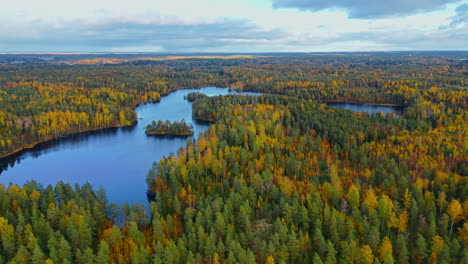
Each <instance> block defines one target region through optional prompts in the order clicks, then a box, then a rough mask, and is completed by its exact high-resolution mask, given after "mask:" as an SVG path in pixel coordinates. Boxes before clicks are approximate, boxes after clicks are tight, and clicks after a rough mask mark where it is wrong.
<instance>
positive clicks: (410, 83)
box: [0, 52, 468, 264]
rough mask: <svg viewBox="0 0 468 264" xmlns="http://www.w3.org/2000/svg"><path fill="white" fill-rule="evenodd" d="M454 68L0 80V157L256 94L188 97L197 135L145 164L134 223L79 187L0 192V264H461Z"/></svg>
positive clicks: (287, 60) (458, 95)
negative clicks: (176, 105)
mask: <svg viewBox="0 0 468 264" xmlns="http://www.w3.org/2000/svg"><path fill="white" fill-rule="evenodd" d="M96 56H97V55H96ZM103 56H104V55H103ZM106 56H110V55H106ZM119 56H121V55H119ZM466 56H467V54H466V52H465V53H463V52H460V53H456V52H453V53H451V52H448V53H443V52H441V53H439V52H435V53H432V52H428V53H424V52H422V53H418V54H415V55H414V56H411V57H410V56H408V55H407V54H405V53H378V54H372V53H370V54H364V55H363V54H358V55H355V54H345V55H341V54H333V55H309V54H300V55H272V56H268V57H255V56H250V57H231V58H229V59H219V58H210V59H206V58H197V57H194V58H188V59H187V58H181V59H171V60H159V59H158V60H148V59H142V60H138V59H134V58H132V59H131V60H129V61H126V62H123V63H120V64H113V65H106V64H100V63H96V64H95V63H92V62H96V61H97V62H99V61H101V60H102V59H103V58H99V60H98V59H96V58H74V59H72V58H67V62H69V61H70V60H71V61H77V62H79V63H77V64H75V65H65V64H60V63H57V62H56V63H54V64H48V63H41V64H39V63H38V64H24V65H23V64H8V63H5V64H0V153H1V154H2V155H5V154H8V153H11V152H13V151H15V150H17V149H19V148H22V147H24V146H28V145H29V144H32V143H34V142H36V141H41V140H45V139H49V138H54V137H57V136H60V135H64V134H68V133H73V132H76V131H86V130H90V129H99V128H103V127H109V126H124V125H128V124H131V123H132V122H133V121H135V119H136V116H135V114H134V112H133V110H132V109H133V107H134V106H135V105H136V104H139V103H143V102H149V101H157V100H158V99H159V98H160V96H162V95H165V94H167V93H169V92H171V91H175V90H177V89H182V88H186V87H200V86H204V85H207V84H211V85H217V86H222V87H232V86H236V87H241V86H242V87H243V89H247V90H250V91H258V92H265V93H269V94H268V95H261V96H240V95H230V96H216V97H208V96H202V95H198V94H194V95H192V96H191V98H190V100H192V101H193V104H192V107H193V116H194V118H196V119H201V120H206V121H210V122H212V125H211V126H210V128H209V129H208V130H207V131H206V132H205V133H202V134H201V135H200V137H199V138H198V139H190V140H188V142H187V144H186V146H185V147H184V148H182V149H180V150H179V151H178V152H176V153H174V154H172V155H170V156H168V157H165V158H163V159H161V160H157V161H156V162H155V163H154V165H153V167H152V168H151V170H150V171H149V173H148V175H147V184H148V189H149V191H150V192H151V193H154V200H153V201H152V202H151V206H150V207H151V209H150V212H146V210H145V209H144V206H142V205H134V206H128V205H124V206H123V208H119V207H118V206H116V205H113V204H109V203H108V202H107V200H106V195H105V193H104V192H103V191H102V190H93V188H92V186H89V185H84V186H72V185H68V184H64V183H58V184H57V185H55V186H41V185H39V184H37V183H35V182H30V183H28V184H26V185H24V186H16V185H14V184H12V185H10V186H3V185H0V263H47V264H52V263H79V264H81V263H83V264H85V263H86V264H88V263H92V264H97V263H119V264H120V263H135V264H139V263H141V264H150V263H151V264H152V263H181V264H185V263H200V264H202V263H210V264H214V263H225V264H231V263H232V264H234V263H268V264H271V263H319V264H320V263H330V264H332V263H356V264H373V263H385V264H389V263H416V264H419V263H468V222H467V219H468V199H467V198H468V144H467V140H468V137H467V136H468V111H467V110H468V89H467V88H468V78H467V72H468V65H467V64H466V61H464V60H462V59H461V58H465V57H466ZM83 63H84V64H83ZM86 63H92V64H86ZM187 99H188V98H187ZM327 102H353V103H370V104H391V105H397V106H399V107H402V115H401V117H400V118H394V117H393V116H391V115H388V116H384V115H379V114H376V115H370V114H365V113H360V114H356V113H353V112H351V111H347V110H343V109H336V108H331V107H328V106H327V105H326V103H327ZM158 123H159V122H158ZM158 123H156V122H155V124H156V125H157V124H158ZM161 123H163V122H162V121H161ZM163 124H164V125H165V123H163ZM170 124H172V123H170ZM98 176H99V175H96V177H98ZM148 216H149V217H148Z"/></svg>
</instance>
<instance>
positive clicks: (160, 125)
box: [145, 120, 193, 136]
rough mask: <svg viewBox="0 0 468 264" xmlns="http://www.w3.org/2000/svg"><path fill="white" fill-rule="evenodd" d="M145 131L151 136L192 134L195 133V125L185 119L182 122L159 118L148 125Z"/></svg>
mask: <svg viewBox="0 0 468 264" xmlns="http://www.w3.org/2000/svg"><path fill="white" fill-rule="evenodd" d="M145 132H146V134H147V135H151V136H165V135H169V136H191V135H193V126H192V124H187V123H186V122H185V120H182V121H180V122H178V121H175V122H171V121H169V120H166V121H165V122H163V121H161V120H159V121H158V122H156V121H153V122H151V124H149V125H147V126H146V131H145Z"/></svg>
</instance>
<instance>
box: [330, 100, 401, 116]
mask: <svg viewBox="0 0 468 264" xmlns="http://www.w3.org/2000/svg"><path fill="white" fill-rule="evenodd" d="M328 105H329V106H331V107H338V108H343V109H346V110H351V111H353V112H357V113H362V112H368V113H369V114H376V113H380V112H383V113H385V114H388V113H393V114H395V116H401V111H402V108H401V107H398V106H386V105H370V104H353V103H328Z"/></svg>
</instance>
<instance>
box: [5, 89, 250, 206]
mask: <svg viewBox="0 0 468 264" xmlns="http://www.w3.org/2000/svg"><path fill="white" fill-rule="evenodd" d="M194 91H198V92H202V93H205V94H207V95H208V96H213V95H225V94H229V92H228V89H227V88H215V87H206V88H202V89H186V90H179V91H176V92H173V93H171V94H170V95H168V96H165V97H163V98H162V99H161V102H159V103H156V104H151V103H148V104H142V105H140V106H138V107H137V108H136V109H135V111H136V112H137V114H138V117H139V119H138V122H137V123H136V124H135V125H133V126H131V127H126V128H110V129H104V130H100V131H92V132H85V133H80V134H76V135H70V136H65V137H61V138H58V139H55V140H51V141H48V142H44V143H41V144H39V145H37V146H36V147H34V148H33V149H30V150H26V151H23V152H20V153H18V154H16V155H13V156H11V157H8V158H5V159H3V160H0V184H8V183H15V184H19V185H22V184H24V183H25V182H27V181H29V180H36V181H38V182H39V183H41V184H43V185H48V184H55V183H56V182H58V181H63V182H65V183H71V184H74V183H78V184H84V183H86V182H89V183H90V184H91V185H93V186H95V188H96V189H97V188H99V187H100V186H102V187H104V189H105V190H106V192H107V195H108V199H109V201H111V202H114V203H118V204H123V203H124V202H128V203H133V202H134V201H137V202H140V203H145V202H146V201H147V197H146V189H147V186H146V181H145V179H146V174H147V172H148V170H149V169H150V168H151V167H152V164H153V162H154V161H158V160H159V159H161V158H162V157H163V156H168V155H169V154H170V153H175V152H176V151H177V150H178V149H179V148H180V147H182V146H185V144H186V142H187V140H189V139H191V138H193V137H188V138H180V137H147V136H146V134H145V127H146V125H148V124H149V123H150V122H151V121H153V120H170V121H180V120H182V119H185V121H187V122H188V123H190V122H191V123H192V124H193V128H194V132H195V134H194V136H195V137H198V135H199V134H200V133H201V132H203V131H205V130H206V129H207V128H208V127H209V124H205V123H200V122H193V120H192V108H191V103H189V102H187V101H186V100H184V95H186V94H188V93H191V92H194ZM244 94H253V93H244Z"/></svg>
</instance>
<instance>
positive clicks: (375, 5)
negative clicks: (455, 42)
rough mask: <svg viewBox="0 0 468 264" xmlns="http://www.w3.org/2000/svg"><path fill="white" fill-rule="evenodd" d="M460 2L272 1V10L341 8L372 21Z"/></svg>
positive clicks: (390, 0)
mask: <svg viewBox="0 0 468 264" xmlns="http://www.w3.org/2000/svg"><path fill="white" fill-rule="evenodd" d="M459 1H460V0H386V1H381V0H272V3H273V8H298V9H300V10H305V11H320V10H324V9H329V8H343V9H345V10H347V11H348V14H349V17H351V18H359V19H372V18H383V17H395V16H405V15H410V14H414V13H417V12H424V11H433V10H437V9H439V8H442V7H444V6H445V5H446V4H449V3H456V2H459Z"/></svg>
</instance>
